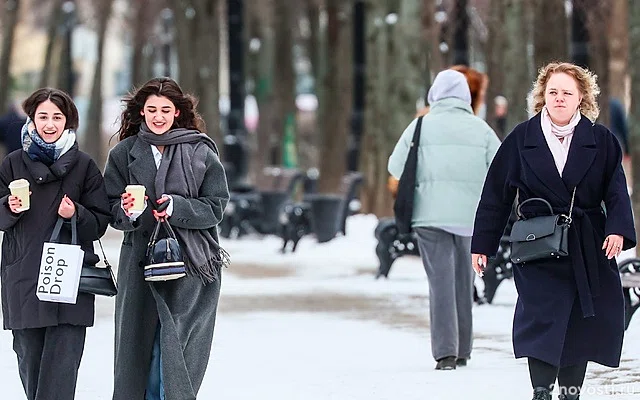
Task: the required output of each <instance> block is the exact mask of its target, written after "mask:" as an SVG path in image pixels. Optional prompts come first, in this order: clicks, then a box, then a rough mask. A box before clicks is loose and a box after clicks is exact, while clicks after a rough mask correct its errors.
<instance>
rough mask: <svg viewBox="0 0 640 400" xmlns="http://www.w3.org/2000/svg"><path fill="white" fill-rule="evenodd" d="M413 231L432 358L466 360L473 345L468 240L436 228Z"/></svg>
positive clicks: (471, 273)
mask: <svg viewBox="0 0 640 400" xmlns="http://www.w3.org/2000/svg"><path fill="white" fill-rule="evenodd" d="M414 230H415V232H416V234H417V236H418V248H419V250H420V256H421V257H422V264H423V265H424V270H425V271H426V272H427V278H428V280H429V313H430V327H431V352H432V353H433V358H434V359H435V360H439V359H441V358H444V357H450V356H453V357H458V358H469V357H470V356H471V348H472V345H473V318H472V315H471V309H472V307H473V278H474V272H473V268H472V267H471V238H470V237H464V236H458V235H454V234H451V233H449V232H446V231H443V230H441V229H437V228H427V227H416V228H415V229H414Z"/></svg>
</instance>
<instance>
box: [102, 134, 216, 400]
mask: <svg viewBox="0 0 640 400" xmlns="http://www.w3.org/2000/svg"><path fill="white" fill-rule="evenodd" d="M206 165H207V173H206V174H205V176H204V177H203V180H202V182H200V191H199V193H200V195H199V197H198V198H184V197H181V196H178V195H173V194H171V193H167V194H170V195H172V197H173V203H174V204H173V214H172V216H171V217H170V218H169V219H168V221H169V223H170V224H171V225H172V226H174V227H177V228H183V229H208V230H210V231H211V233H212V234H213V235H214V237H215V238H216V240H217V231H216V226H217V225H218V223H219V222H220V220H221V219H222V213H223V211H224V208H225V206H226V204H227V201H228V199H229V191H228V188H227V182H226V178H225V173H224V168H223V166H222V164H221V163H220V160H219V158H218V155H217V154H215V152H214V151H213V150H211V151H209V152H208V154H207V160H206ZM155 175H156V166H155V162H154V159H153V153H152V152H151V146H150V145H149V144H146V143H144V142H142V141H141V140H139V139H138V138H137V137H130V138H127V139H125V140H123V141H122V142H120V143H119V144H118V145H116V146H115V147H114V148H113V149H112V150H111V151H110V153H109V158H108V160H107V165H106V167H105V184H106V188H107V195H108V197H109V202H110V205H111V211H112V215H113V217H112V221H111V225H112V226H113V227H114V228H115V229H118V230H121V231H124V238H123V242H122V248H121V252H120V263H119V265H118V295H117V296H116V311H115V361H114V370H115V371H114V392H113V399H114V400H141V399H143V397H144V392H145V388H146V385H147V379H148V374H149V369H150V368H149V367H150V361H151V352H152V346H153V341H154V334H155V331H156V328H157V324H158V322H160V324H161V330H160V346H161V353H162V363H163V365H162V368H163V380H164V389H165V394H166V398H167V399H171V400H192V399H196V396H197V393H198V390H199V388H200V385H201V383H202V379H203V377H204V373H205V371H206V368H207V364H208V361H209V355H210V352H211V344H212V340H213V330H214V325H215V320H216V310H217V306H218V298H219V295H220V282H221V278H222V276H221V271H218V280H217V281H215V282H213V283H211V284H208V285H203V283H202V281H201V280H200V279H199V278H197V277H192V276H187V277H184V278H181V279H178V280H174V281H167V282H153V283H150V282H145V280H144V277H143V260H144V257H145V251H146V248H147V243H148V241H149V236H150V234H151V233H152V230H153V227H154V225H155V219H154V218H153V215H152V213H151V208H150V207H147V209H146V210H145V212H144V213H143V214H142V215H141V216H140V217H138V218H137V219H136V220H135V221H134V222H131V221H130V219H129V217H127V216H126V215H125V213H124V211H123V210H122V208H121V206H120V195H121V194H122V193H123V192H124V188H125V186H126V185H129V184H141V185H144V186H145V187H146V190H147V195H148V196H149V198H150V199H157V197H158V196H161V195H162V193H160V194H156V193H155V190H154V179H155ZM181 245H184V244H182V243H181Z"/></svg>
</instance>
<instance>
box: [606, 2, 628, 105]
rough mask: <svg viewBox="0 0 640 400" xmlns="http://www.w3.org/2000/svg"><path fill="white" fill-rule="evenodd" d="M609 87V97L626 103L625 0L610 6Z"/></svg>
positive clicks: (626, 39)
mask: <svg viewBox="0 0 640 400" xmlns="http://www.w3.org/2000/svg"><path fill="white" fill-rule="evenodd" d="M611 21H612V23H611V24H610V31H609V37H610V43H609V45H610V47H609V51H610V54H609V56H610V58H609V72H610V75H609V89H610V95H611V97H615V98H617V99H619V100H620V101H622V102H623V103H625V104H626V99H627V85H626V82H627V76H628V73H629V71H628V65H629V28H628V26H629V9H628V4H627V2H626V1H614V2H613V4H612V6H611Z"/></svg>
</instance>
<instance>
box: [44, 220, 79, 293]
mask: <svg viewBox="0 0 640 400" xmlns="http://www.w3.org/2000/svg"><path fill="white" fill-rule="evenodd" d="M75 218H76V216H75V215H74V216H73V217H72V219H75ZM63 222H64V220H63V219H62V218H58V221H57V222H56V225H55V227H54V228H53V232H52V233H51V239H49V242H45V243H44V246H43V247H42V258H41V260H40V274H39V275H38V285H37V286H36V295H37V296H38V299H40V301H51V302H56V303H70V304H75V303H76V298H77V297H78V285H79V284H80V273H81V272H82V262H83V259H84V251H83V250H82V249H81V248H80V246H78V245H77V244H76V243H78V234H77V229H76V224H75V221H72V223H71V226H72V230H71V236H72V237H71V243H72V244H62V243H56V242H57V241H58V240H59V239H60V229H61V228H62V224H63Z"/></svg>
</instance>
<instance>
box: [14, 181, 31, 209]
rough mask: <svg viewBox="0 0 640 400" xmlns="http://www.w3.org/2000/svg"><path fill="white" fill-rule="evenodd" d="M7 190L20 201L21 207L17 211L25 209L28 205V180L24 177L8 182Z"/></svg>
mask: <svg viewBox="0 0 640 400" xmlns="http://www.w3.org/2000/svg"><path fill="white" fill-rule="evenodd" d="M9 190H10V191H11V194H12V195H13V196H17V197H18V198H19V199H20V201H21V202H22V207H20V208H18V209H16V210H17V211H27V210H28V209H29V207H30V205H31V204H30V202H29V181H28V180H26V179H16V180H15V181H12V182H11V183H9Z"/></svg>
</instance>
